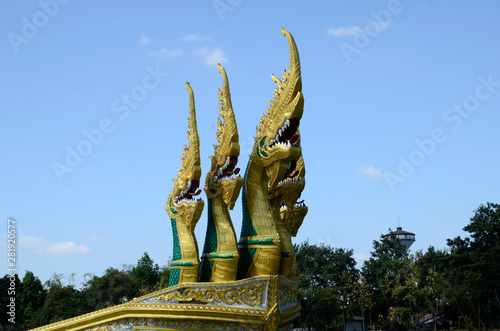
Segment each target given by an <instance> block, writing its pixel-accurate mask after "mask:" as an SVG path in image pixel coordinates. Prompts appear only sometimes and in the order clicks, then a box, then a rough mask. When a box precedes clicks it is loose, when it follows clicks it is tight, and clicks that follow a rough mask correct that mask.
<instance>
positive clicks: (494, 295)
mask: <svg viewBox="0 0 500 331" xmlns="http://www.w3.org/2000/svg"><path fill="white" fill-rule="evenodd" d="M463 230H464V231H466V232H468V233H470V237H466V238H464V239H462V238H461V237H456V238H454V239H448V240H447V242H448V246H450V250H451V252H450V268H451V269H452V270H451V271H452V274H453V278H452V279H451V282H452V285H455V286H456V291H455V292H454V294H455V295H454V296H453V297H452V299H453V301H454V304H455V305H456V307H457V309H458V311H459V313H460V316H461V317H462V320H464V321H465V323H466V325H465V326H467V325H475V326H476V327H479V328H481V327H495V326H498V324H499V322H498V321H499V320H500V277H499V276H498V275H500V204H494V203H490V202H488V203H487V204H486V205H480V206H479V208H478V209H477V210H476V211H475V213H474V216H473V217H472V218H471V219H470V223H469V224H468V225H466V226H465V227H464V228H463ZM460 280H462V283H461V284H460ZM464 280H465V281H464Z"/></svg>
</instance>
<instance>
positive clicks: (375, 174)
mask: <svg viewBox="0 0 500 331" xmlns="http://www.w3.org/2000/svg"><path fill="white" fill-rule="evenodd" d="M355 172H356V173H358V174H362V175H366V176H368V177H372V178H385V174H384V173H383V172H382V170H378V169H375V168H374V167H373V166H372V165H370V166H368V167H366V168H365V167H359V168H358V169H356V170H355Z"/></svg>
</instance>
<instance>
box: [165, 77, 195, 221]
mask: <svg viewBox="0 0 500 331" xmlns="http://www.w3.org/2000/svg"><path fill="white" fill-rule="evenodd" d="M186 90H187V92H188V93H189V118H188V123H189V131H188V132H187V137H188V139H189V145H188V146H184V152H183V153H182V157H181V164H182V169H177V172H178V174H177V178H176V179H174V189H173V190H172V192H170V195H169V196H168V201H167V205H166V206H165V209H166V210H167V213H168V215H169V216H170V218H171V219H176V218H179V216H181V215H183V214H187V216H191V215H192V217H186V218H185V219H187V220H188V221H189V222H191V226H192V227H193V230H194V226H195V225H196V221H197V220H198V219H199V218H200V216H201V212H202V211H203V206H204V202H203V200H201V198H199V197H198V195H199V194H200V193H201V190H198V187H199V186H200V177H201V166H200V139H199V136H198V128H197V126H196V111H195V106H194V95H193V90H192V89H191V86H190V85H189V83H186Z"/></svg>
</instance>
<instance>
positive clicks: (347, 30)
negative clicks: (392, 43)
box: [327, 21, 392, 37]
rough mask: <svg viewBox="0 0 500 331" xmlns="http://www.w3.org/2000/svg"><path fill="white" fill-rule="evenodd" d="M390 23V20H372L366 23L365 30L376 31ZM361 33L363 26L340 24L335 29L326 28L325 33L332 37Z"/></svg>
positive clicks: (354, 35)
mask: <svg viewBox="0 0 500 331" xmlns="http://www.w3.org/2000/svg"><path fill="white" fill-rule="evenodd" d="M391 25H392V22H375V21H372V22H370V23H368V24H367V25H366V26H365V28H364V29H365V30H368V31H369V33H371V34H374V33H378V32H380V31H383V30H386V29H388V28H389V27H390V26H391ZM361 33H363V28H361V27H359V26H356V25H350V26H347V27H345V26H341V27H339V28H336V29H328V30H327V34H328V35H329V36H330V35H331V36H334V37H346V36H352V37H356V36H358V35H360V34H361Z"/></svg>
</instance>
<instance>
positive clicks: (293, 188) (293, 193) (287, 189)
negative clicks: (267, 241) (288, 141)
mask: <svg viewBox="0 0 500 331" xmlns="http://www.w3.org/2000/svg"><path fill="white" fill-rule="evenodd" d="M305 174H306V169H305V167H304V159H303V157H302V156H300V158H299V159H298V160H296V161H291V162H290V163H289V165H288V168H287V172H286V174H285V176H283V178H282V179H281V181H280V182H279V184H278V185H277V187H276V189H274V190H270V191H269V193H270V195H269V199H271V200H273V199H279V200H280V201H281V208H280V216H281V219H282V220H283V222H284V223H285V226H286V228H287V230H288V232H289V233H290V235H292V236H293V237H295V236H296V235H297V231H298V229H299V227H300V226H301V225H302V222H303V221H304V217H305V216H306V214H307V211H308V208H307V206H306V205H305V204H304V200H302V201H298V199H299V198H300V195H301V194H302V191H303V190H304V187H305V184H306V181H305Z"/></svg>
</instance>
